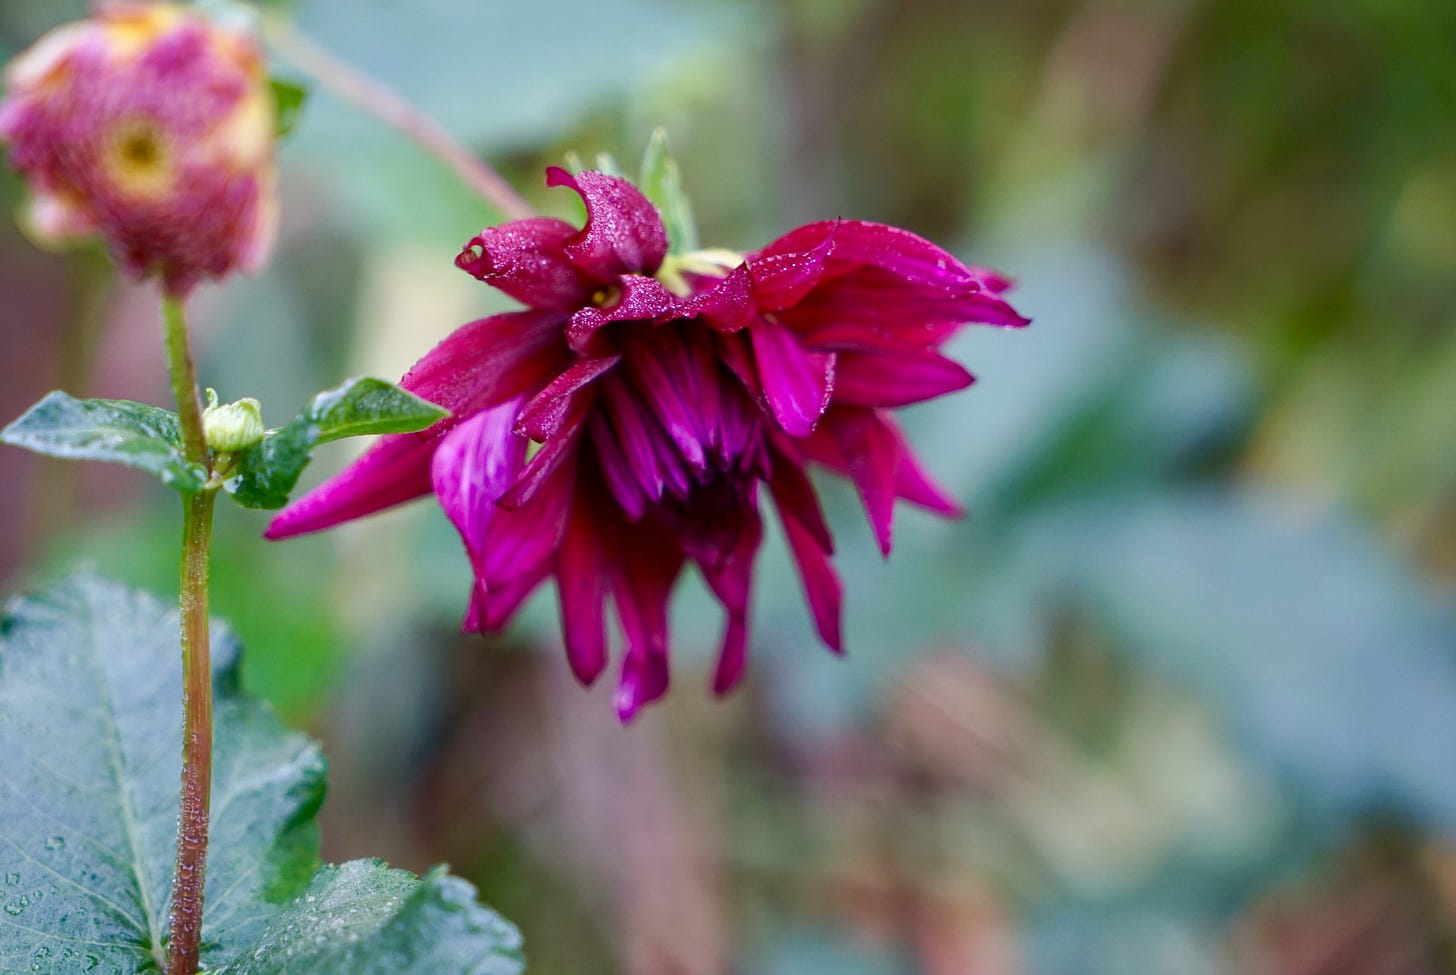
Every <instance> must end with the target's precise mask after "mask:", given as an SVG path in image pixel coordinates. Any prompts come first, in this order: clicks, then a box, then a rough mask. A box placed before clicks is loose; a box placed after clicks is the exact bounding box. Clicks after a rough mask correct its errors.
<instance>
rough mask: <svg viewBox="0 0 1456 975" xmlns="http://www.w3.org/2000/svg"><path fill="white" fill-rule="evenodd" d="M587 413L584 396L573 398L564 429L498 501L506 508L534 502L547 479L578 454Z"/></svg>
mask: <svg viewBox="0 0 1456 975" xmlns="http://www.w3.org/2000/svg"><path fill="white" fill-rule="evenodd" d="M585 415H586V408H585V406H584V403H583V398H582V397H576V398H575V399H573V400H572V405H571V408H570V409H568V410H567V414H566V419H565V420H563V421H562V424H561V429H560V430H558V431H557V433H556V435H555V436H554V437H552V438H551V439H550V440H548V441H546V443H545V444H544V445H543V446H542V447H541V449H540V450H538V451H537V452H536V456H534V457H532V458H531V459H530V461H528V462H527V464H526V467H525V469H524V470H522V471H521V476H520V477H518V478H517V479H516V483H515V484H513V485H512V486H511V489H510V490H509V491H507V492H506V493H505V494H504V495H502V497H501V499H500V501H499V502H497V503H498V504H499V505H500V506H501V507H502V508H518V507H520V506H521V505H524V504H530V502H531V499H532V498H534V497H535V496H536V495H537V494H538V493H540V491H541V490H542V488H544V487H545V486H546V482H547V481H549V480H550V479H551V477H552V476H553V475H555V474H556V472H557V471H558V470H560V469H561V467H562V465H563V464H565V463H566V462H567V461H568V460H570V459H571V458H572V457H573V456H574V453H575V450H576V442H577V440H579V439H580V438H581V432H582V429H583V426H584V423H583V420H584V418H585Z"/></svg>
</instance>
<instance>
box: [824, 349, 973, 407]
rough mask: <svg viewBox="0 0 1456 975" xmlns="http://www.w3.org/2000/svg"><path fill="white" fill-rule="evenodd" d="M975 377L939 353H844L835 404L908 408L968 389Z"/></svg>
mask: <svg viewBox="0 0 1456 975" xmlns="http://www.w3.org/2000/svg"><path fill="white" fill-rule="evenodd" d="M974 381H975V378H974V377H973V376H972V375H971V374H970V373H969V372H967V371H966V370H965V368H964V367H962V366H961V364H960V363H958V362H954V361H952V360H950V359H947V358H946V357H945V356H943V355H941V354H939V353H938V352H922V351H914V352H870V353H861V352H842V353H840V354H839V362H838V365H837V367H836V369H835V372H834V401H835V402H836V403H852V404H855V405H858V406H879V407H892V406H908V405H909V404H911V403H920V402H923V401H924V400H928V399H934V398H935V397H937V396H944V395H945V394H946V393H953V392H955V391H956V390H958V389H965V388H966V387H967V386H969V385H970V384H971V383H973V382H974Z"/></svg>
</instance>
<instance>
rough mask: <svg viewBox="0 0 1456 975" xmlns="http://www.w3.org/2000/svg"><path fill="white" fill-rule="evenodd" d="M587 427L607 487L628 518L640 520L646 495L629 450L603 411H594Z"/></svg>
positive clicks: (644, 507) (644, 510) (644, 509)
mask: <svg viewBox="0 0 1456 975" xmlns="http://www.w3.org/2000/svg"><path fill="white" fill-rule="evenodd" d="M587 428H588V431H589V433H590V436H591V441H592V446H593V447H594V448H596V457H597V462H598V463H599V464H600V465H601V469H602V476H603V478H604V479H605V480H606V482H607V490H609V491H610V492H611V493H612V497H613V498H614V499H616V502H617V504H618V506H620V507H621V509H622V513H623V514H625V515H626V516H627V520H628V521H634V522H635V521H640V520H641V519H642V515H643V513H644V512H646V510H647V495H646V494H645V493H643V491H642V485H641V483H640V482H639V481H638V478H637V472H636V470H635V469H634V468H633V467H632V464H631V462H630V461H629V460H628V459H627V454H626V452H625V451H624V450H622V445H621V444H620V443H619V442H618V440H617V434H616V432H615V431H614V430H613V429H612V425H611V424H610V423H608V422H607V418H606V415H605V414H604V413H602V412H601V411H600V410H594V411H593V412H592V414H591V416H590V417H588V419H587Z"/></svg>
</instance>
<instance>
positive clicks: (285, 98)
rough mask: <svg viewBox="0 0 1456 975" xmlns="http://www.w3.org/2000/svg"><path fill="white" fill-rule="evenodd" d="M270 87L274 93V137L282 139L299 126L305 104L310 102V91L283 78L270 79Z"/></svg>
mask: <svg viewBox="0 0 1456 975" xmlns="http://www.w3.org/2000/svg"><path fill="white" fill-rule="evenodd" d="M268 86H269V88H270V89H271V90H272V92H273V135H274V137H275V138H278V139H281V138H283V137H284V136H286V135H288V133H290V132H292V131H293V129H294V127H295V126H297V125H298V117H299V115H301V114H302V113H303V104H304V102H306V101H308V89H307V88H306V87H304V86H303V85H300V84H298V83H297V82H294V81H287V80H285V79H283V78H270V79H269V80H268Z"/></svg>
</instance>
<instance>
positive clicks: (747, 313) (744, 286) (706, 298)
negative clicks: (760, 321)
mask: <svg viewBox="0 0 1456 975" xmlns="http://www.w3.org/2000/svg"><path fill="white" fill-rule="evenodd" d="M756 311H757V306H756V305H755V303H754V294H753V274H752V273H751V272H750V271H749V270H748V265H747V264H740V265H738V267H736V268H734V269H733V270H732V271H729V272H728V276H727V277H726V278H724V279H723V280H722V281H720V282H718V283H717V284H716V285H715V286H713V287H712V288H710V289H709V290H707V291H704V292H702V293H701V294H697V295H694V296H693V297H692V298H690V299H689V300H688V301H687V302H686V303H685V304H684V305H683V306H682V308H681V309H680V310H679V312H678V314H680V315H681V316H682V317H683V318H699V317H701V318H703V319H705V320H706V321H707V322H708V324H710V325H712V326H713V327H714V328H716V329H717V330H718V331H720V332H737V331H739V330H740V329H745V328H747V327H748V326H749V324H750V323H751V322H752V321H753V318H754V315H755V313H756Z"/></svg>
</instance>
